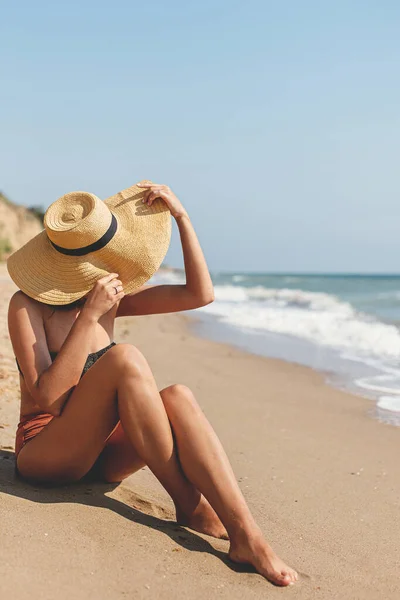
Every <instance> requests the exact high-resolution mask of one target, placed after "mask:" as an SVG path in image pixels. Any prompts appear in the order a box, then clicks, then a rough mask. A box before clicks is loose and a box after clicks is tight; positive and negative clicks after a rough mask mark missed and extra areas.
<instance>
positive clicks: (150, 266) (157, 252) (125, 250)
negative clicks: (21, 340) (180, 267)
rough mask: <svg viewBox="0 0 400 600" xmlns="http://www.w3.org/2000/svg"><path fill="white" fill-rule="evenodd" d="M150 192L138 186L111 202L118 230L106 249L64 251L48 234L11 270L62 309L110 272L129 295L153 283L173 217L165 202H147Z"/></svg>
mask: <svg viewBox="0 0 400 600" xmlns="http://www.w3.org/2000/svg"><path fill="white" fill-rule="evenodd" d="M143 195H144V190H143V189H141V188H138V187H137V186H132V187H131V188H128V189H127V190H124V191H122V192H120V193H119V194H116V195H115V196H111V197H110V198H107V200H105V203H106V204H107V205H108V207H109V209H110V210H111V212H112V213H113V214H114V215H115V217H116V219H117V224H118V227H117V232H116V234H115V235H114V237H113V238H112V240H111V241H110V242H109V243H108V244H107V245H106V246H105V247H104V248H102V249H101V250H97V251H96V252H91V253H90V254H87V255H84V256H69V255H68V256H67V255H65V254H62V253H60V252H58V251H57V250H56V249H55V248H54V247H53V245H52V244H51V242H50V241H49V239H48V237H47V234H46V232H45V231H43V232H41V233H39V234H38V235H36V236H35V237H34V238H32V239H31V240H30V241H29V242H27V243H26V244H25V245H24V246H22V248H20V249H19V250H17V251H16V252H14V253H13V254H12V255H11V256H10V257H9V259H8V261H7V268H8V272H9V274H10V276H11V278H12V279H13V281H14V282H15V283H16V285H17V286H18V287H19V288H20V289H21V290H22V291H23V292H24V293H26V294H27V295H28V296H30V297H31V298H34V299H35V300H38V301H40V302H44V303H45V304H55V305H62V304H68V303H70V302H74V301H75V300H78V299H79V298H82V297H83V296H85V295H86V294H87V293H88V292H89V291H90V290H91V289H92V288H93V286H94V284H95V283H96V281H97V280H98V279H100V278H101V277H104V276H105V275H107V273H111V272H115V273H118V274H119V278H120V279H121V281H122V285H123V287H124V292H125V294H129V293H132V292H133V291H134V290H135V289H137V288H139V287H140V286H142V285H143V284H144V283H146V281H148V280H149V279H150V278H151V277H152V276H153V275H154V273H155V272H156V271H157V270H158V268H159V267H160V265H161V263H162V261H163V259H164V257H165V255H166V253H167V250H168V247H169V243H170V239H171V215H170V212H169V209H168V207H167V206H166V204H165V203H164V202H163V201H162V200H156V201H155V202H153V204H152V206H151V207H149V206H147V205H146V204H143V202H142V198H143Z"/></svg>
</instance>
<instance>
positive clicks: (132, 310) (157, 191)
mask: <svg viewBox="0 0 400 600" xmlns="http://www.w3.org/2000/svg"><path fill="white" fill-rule="evenodd" d="M138 185H139V187H143V188H147V190H148V191H147V193H146V195H145V198H144V201H145V202H146V203H147V204H148V205H149V206H151V204H152V203H153V202H154V200H155V199H156V198H161V199H162V200H164V202H165V203H166V204H167V206H168V208H169V209H170V211H171V214H172V216H173V217H174V218H175V220H176V223H177V225H178V229H179V235H180V238H181V243H182V252H183V259H184V264H185V273H186V283H185V284H183V285H155V286H143V287H142V288H140V289H139V290H138V291H136V292H134V293H133V294H129V295H126V296H125V297H124V298H123V299H122V300H121V302H120V304H119V307H118V311H117V317H122V316H130V315H147V314H156V313H167V312H178V311H181V310H190V309H193V308H198V307H200V306H205V305H206V304H210V302H213V300H214V290H213V284H212V281H211V277H210V273H209V271H208V267H207V263H206V260H205V258H204V254H203V251H202V249H201V246H200V243H199V240H198V238H197V235H196V232H195V230H194V228H193V225H192V223H191V221H190V218H189V216H188V214H187V212H186V210H185V209H184V208H183V206H182V204H181V202H180V201H179V200H178V198H177V197H176V196H175V194H174V193H173V192H172V191H171V190H170V189H169V187H167V186H164V185H157V184H147V183H146V184H138Z"/></svg>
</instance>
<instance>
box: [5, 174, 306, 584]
mask: <svg viewBox="0 0 400 600" xmlns="http://www.w3.org/2000/svg"><path fill="white" fill-rule="evenodd" d="M170 213H171V214H172V216H173V217H174V218H175V221H176V223H177V225H178V229H179V233H180V238H181V243H182V249H183V256H184V262H185V271H186V284H185V285H155V286H144V285H143V282H144V281H147V280H148V279H149V278H150V276H151V275H152V274H153V273H154V272H155V271H156V270H157V268H158V266H159V264H160V263H161V261H162V259H163V257H164V255H165V253H166V250H167V247H168V244H169V236H170V221H171V219H170ZM44 224H45V231H43V232H42V233H40V234H39V235H38V236H36V237H35V238H33V240H31V241H30V242H28V244H26V245H25V246H24V247H22V248H21V249H20V250H18V251H17V252H15V253H14V254H13V255H12V256H11V257H10V258H9V260H8V263H7V265H8V269H9V272H10V275H11V277H12V278H13V280H14V281H15V282H16V284H17V285H18V287H19V288H20V290H21V291H18V292H17V293H15V294H14V296H13V297H12V299H11V301H10V307H9V331H10V337H11V341H12V344H13V348H14V352H15V355H16V358H17V362H18V366H19V369H20V373H21V377H20V379H21V416H20V423H19V426H18V430H17V438H16V469H17V473H18V474H19V476H20V477H22V478H25V479H26V480H28V481H32V482H33V481H34V482H55V483H57V482H74V481H78V480H80V479H82V478H86V477H88V476H94V477H96V478H98V479H100V480H103V481H107V482H120V481H122V480H123V479H124V478H126V477H128V476H129V475H131V474H132V473H135V472H136V471H138V470H139V469H141V468H142V467H143V466H144V465H147V466H148V467H149V468H150V469H151V471H152V472H153V473H154V475H155V476H156V477H157V478H158V480H159V481H160V482H161V484H162V485H163V486H164V488H165V489H166V490H167V492H168V493H169V494H170V496H171V498H172V500H173V502H174V505H175V508H176V519H177V522H178V523H180V524H182V525H185V526H188V527H190V528H192V529H195V530H197V531H200V532H203V533H206V534H209V535H213V536H215V537H221V538H225V539H226V538H227V537H228V536H229V540H230V549H229V557H230V558H231V559H232V561H235V562H238V563H251V564H252V565H253V566H254V567H255V568H256V569H257V571H258V572H259V573H261V574H262V575H263V576H265V577H266V578H267V579H268V580H270V581H271V582H273V583H275V584H277V585H281V586H286V585H291V584H293V583H294V582H295V581H296V580H297V578H298V576H297V573H296V572H295V571H294V570H293V569H291V568H289V567H288V566H286V565H285V564H284V563H283V562H282V560H281V559H280V558H278V556H277V555H276V554H275V553H274V552H273V550H272V549H271V547H270V546H269V545H268V543H267V542H266V541H265V539H264V537H263V535H262V533H261V531H260V529H259V527H258V526H257V524H256V523H255V521H254V518H253V517H252V515H251V513H250V510H249V508H248V507H247V505H246V502H245V500H244V498H243V496H242V494H241V492H240V489H239V487H238V484H237V482H236V480H235V476H234V473H233V471H232V468H231V466H230V464H229V461H228V458H227V456H226V454H225V452H224V450H223V448H222V446H221V443H220V441H219V440H218V438H217V436H216V434H215V432H214V431H213V429H212V427H211V425H210V424H209V423H208V421H207V419H206V417H205V416H204V414H203V412H202V411H201V409H200V408H199V406H198V404H197V402H196V400H195V398H194V396H193V394H192V392H191V391H190V389H188V388H187V387H185V386H183V385H179V384H178V385H172V386H170V387H167V388H165V389H163V390H161V392H159V391H158V389H157V387H156V383H155V381H154V377H153V374H152V372H151V370H150V368H149V365H148V364H147V362H146V359H145V358H144V356H143V355H142V354H141V353H140V352H139V350H138V349H137V348H135V347H134V346H132V345H130V344H124V343H119V344H115V343H114V342H113V341H112V340H113V327H114V320H115V318H116V317H119V316H130V315H145V314H157V313H168V312H177V311H182V310H189V309H194V308H197V307H200V306H204V305H205V304H208V303H210V302H212V301H213V286H212V281H211V278H210V275H209V272H208V269H207V265H206V262H205V259H204V256H203V253H202V250H201V248H200V245H199V242H198V239H197V237H196V234H195V231H194V229H193V227H192V224H191V222H190V219H189V216H188V214H187V212H186V210H185V209H184V208H183V206H182V204H181V203H180V201H179V200H178V198H177V197H176V196H175V194H174V193H173V192H172V191H171V190H170V189H169V188H168V187H167V186H164V185H157V184H154V183H151V182H142V183H140V184H137V185H136V186H133V187H132V188H129V189H128V190H124V191H123V192H120V193H119V194H117V195H116V196H113V197H111V198H109V199H107V200H105V201H104V202H102V201H101V200H99V199H98V198H97V197H96V196H94V195H93V194H88V193H85V192H73V193H71V194H67V195H66V196H63V197H62V198H60V199H59V200H57V201H56V202H54V203H53V204H52V205H51V206H50V207H49V209H48V210H47V211H46V215H45V220H44ZM128 242H129V243H128ZM57 309H58V310H57ZM61 309H62V310H61Z"/></svg>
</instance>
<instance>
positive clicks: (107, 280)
mask: <svg viewBox="0 0 400 600" xmlns="http://www.w3.org/2000/svg"><path fill="white" fill-rule="evenodd" d="M124 296H125V293H124V291H123V287H122V283H121V281H120V280H119V279H118V273H109V274H108V275H106V276H105V277H102V278H101V279H99V280H98V281H97V282H96V283H95V285H94V286H93V289H92V290H91V291H90V292H89V294H88V296H87V298H86V302H85V304H84V306H83V308H82V311H83V312H85V313H90V314H91V315H92V316H94V317H95V318H96V319H97V320H98V319H100V317H101V316H102V315H104V314H105V313H106V312H108V311H109V310H110V309H111V308H112V307H113V306H114V305H115V304H117V302H119V301H120V300H121V299H122V298H123V297H124ZM82 311H81V312H82Z"/></svg>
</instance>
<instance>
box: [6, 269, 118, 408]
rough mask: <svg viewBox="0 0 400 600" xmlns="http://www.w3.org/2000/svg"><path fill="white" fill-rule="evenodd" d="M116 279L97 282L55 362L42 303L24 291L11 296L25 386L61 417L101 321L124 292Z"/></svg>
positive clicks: (13, 330)
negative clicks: (117, 291)
mask: <svg viewBox="0 0 400 600" xmlns="http://www.w3.org/2000/svg"><path fill="white" fill-rule="evenodd" d="M116 278H117V275H116V274H115V273H112V274H110V275H107V276H106V277H103V278H102V279H100V280H99V281H98V282H97V283H96V285H95V286H94V288H93V290H92V291H91V292H90V294H89V296H88V298H87V300H86V302H85V305H84V307H83V308H82V310H81V312H80V313H79V316H78V318H77V319H76V321H75V323H74V325H73V326H72V328H71V330H70V332H69V334H68V336H67V337H66V339H65V341H64V343H63V345H62V347H61V350H60V352H59V353H58V354H57V357H56V359H55V361H54V362H53V363H52V362H51V357H50V353H49V349H48V347H47V340H46V333H45V329H44V324H43V317H42V311H41V308H40V304H39V303H38V302H35V301H34V300H32V299H30V298H29V297H28V296H26V295H25V294H23V293H22V292H17V293H16V294H14V296H13V297H12V298H11V301H10V305H9V311H8V328H9V332H10V338H11V343H12V345H13V349H14V353H15V356H16V357H17V360H18V363H19V365H20V368H21V371H22V373H23V375H24V381H25V385H26V386H27V388H28V391H29V393H30V394H31V396H32V397H33V398H34V400H35V401H36V402H37V404H38V405H39V406H40V408H42V409H43V410H44V411H46V412H49V413H50V414H52V415H55V416H58V415H59V414H60V413H61V411H62V408H63V406H64V404H65V402H66V401H67V399H68V397H69V395H70V393H71V391H72V390H73V388H74V387H75V386H76V385H77V384H78V382H79V379H80V376H81V374H82V369H83V367H84V365H85V362H86V359H87V355H88V354H89V351H90V347H91V341H92V336H93V334H94V331H95V328H96V324H97V321H98V320H99V318H100V317H101V315H102V314H104V313H105V312H107V311H108V310H110V309H111V308H112V306H114V304H116V303H117V302H118V301H119V300H121V298H122V297H123V295H124V294H123V292H119V293H118V294H115V291H114V287H116V286H117V285H121V282H120V281H119V280H118V279H116Z"/></svg>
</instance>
